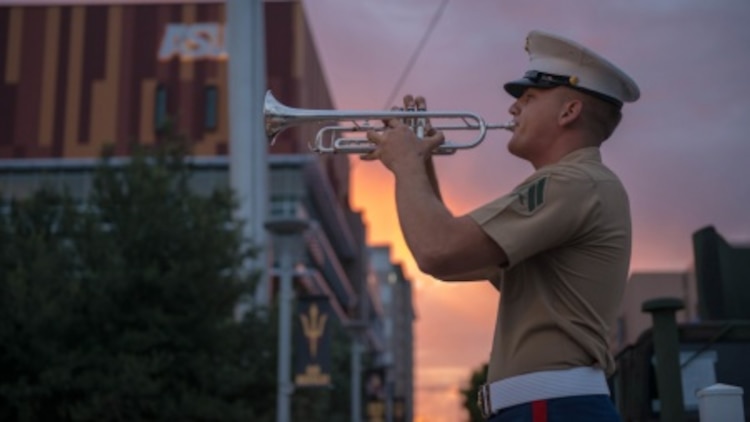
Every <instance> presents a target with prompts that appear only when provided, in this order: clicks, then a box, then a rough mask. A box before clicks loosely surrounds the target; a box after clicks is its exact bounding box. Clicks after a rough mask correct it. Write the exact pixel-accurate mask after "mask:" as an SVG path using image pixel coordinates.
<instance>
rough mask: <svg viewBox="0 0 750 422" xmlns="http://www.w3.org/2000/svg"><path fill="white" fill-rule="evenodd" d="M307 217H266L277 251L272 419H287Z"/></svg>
mask: <svg viewBox="0 0 750 422" xmlns="http://www.w3.org/2000/svg"><path fill="white" fill-rule="evenodd" d="M308 224H309V223H308V221H307V220H305V219H301V218H296V217H278V218H273V219H271V220H269V221H268V222H267V223H266V227H267V228H268V229H269V230H270V231H271V232H272V233H274V235H275V239H274V240H275V241H277V243H276V244H275V245H274V250H275V251H277V252H278V254H279V263H278V264H279V273H280V278H279V283H280V285H279V346H278V347H279V349H278V364H277V375H278V379H277V384H278V387H277V391H276V421H277V422H289V421H290V420H291V404H292V393H293V392H294V384H293V383H292V311H293V307H294V288H293V285H292V283H293V282H294V266H295V264H296V261H297V260H298V259H299V258H300V257H299V255H300V254H299V253H298V252H299V251H300V250H301V249H303V248H304V243H303V241H302V239H301V236H300V234H302V233H303V232H304V231H305V229H306V228H307V226H308Z"/></svg>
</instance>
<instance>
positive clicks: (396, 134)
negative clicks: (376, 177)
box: [362, 95, 445, 172]
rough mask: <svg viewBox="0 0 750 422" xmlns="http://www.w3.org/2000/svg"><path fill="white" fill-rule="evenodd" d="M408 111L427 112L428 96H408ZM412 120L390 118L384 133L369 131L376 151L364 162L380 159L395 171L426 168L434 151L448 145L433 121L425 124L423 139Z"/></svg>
mask: <svg viewBox="0 0 750 422" xmlns="http://www.w3.org/2000/svg"><path fill="white" fill-rule="evenodd" d="M404 108H405V109H407V110H425V109H426V102H425V99H424V97H417V98H416V100H415V99H414V97H412V96H411V95H407V96H405V97H404ZM411 120H412V119H403V120H401V119H390V120H388V121H385V122H383V123H384V124H385V127H386V129H385V130H384V131H382V132H375V131H369V132H368V133H367V139H368V140H369V141H370V142H372V143H374V144H375V145H376V149H375V150H374V151H372V152H370V153H368V154H365V155H363V156H362V159H363V160H380V161H381V162H382V163H383V164H384V165H385V166H386V167H387V168H388V169H389V170H391V171H392V172H396V171H398V170H397V169H398V168H400V167H406V168H408V167H411V166H414V165H421V166H423V165H424V163H425V161H427V160H429V159H430V157H431V156H432V150H434V149H435V148H437V147H438V146H440V145H442V144H443V142H445V137H444V136H443V134H442V132H439V131H436V130H434V129H433V128H432V127H431V126H430V122H429V120H426V121H425V122H424V125H423V129H424V138H422V139H419V137H418V136H417V134H416V133H414V130H412V127H411V126H410V125H408V124H407V123H406V122H409V123H412V122H411Z"/></svg>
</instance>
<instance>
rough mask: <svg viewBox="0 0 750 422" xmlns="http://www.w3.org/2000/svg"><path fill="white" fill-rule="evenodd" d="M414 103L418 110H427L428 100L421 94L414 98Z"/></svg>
mask: <svg viewBox="0 0 750 422" xmlns="http://www.w3.org/2000/svg"><path fill="white" fill-rule="evenodd" d="M414 104H415V105H416V106H417V110H427V100H425V99H424V97H423V96H421V95H420V96H418V97H417V98H416V99H415V100H414Z"/></svg>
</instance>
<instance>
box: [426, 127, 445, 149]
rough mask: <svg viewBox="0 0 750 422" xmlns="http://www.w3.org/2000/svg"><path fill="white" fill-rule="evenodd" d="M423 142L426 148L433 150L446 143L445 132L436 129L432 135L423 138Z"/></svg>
mask: <svg viewBox="0 0 750 422" xmlns="http://www.w3.org/2000/svg"><path fill="white" fill-rule="evenodd" d="M422 142H424V147H425V150H427V151H432V150H434V149H435V148H437V147H439V146H440V145H443V144H444V143H445V136H444V135H443V132H440V131H434V133H433V134H432V135H429V136H426V137H425V138H424V139H422Z"/></svg>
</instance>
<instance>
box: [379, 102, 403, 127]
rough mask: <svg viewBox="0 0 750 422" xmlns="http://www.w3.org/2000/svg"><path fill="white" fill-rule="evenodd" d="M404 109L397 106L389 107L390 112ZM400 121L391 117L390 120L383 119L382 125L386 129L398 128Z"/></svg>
mask: <svg viewBox="0 0 750 422" xmlns="http://www.w3.org/2000/svg"><path fill="white" fill-rule="evenodd" d="M403 110H404V109H403V108H401V107H398V106H393V107H391V111H403ZM401 122H402V120H399V119H397V118H395V117H391V118H390V119H383V125H385V126H386V127H390V128H394V127H396V126H398V125H399V124H400V123H401Z"/></svg>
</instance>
